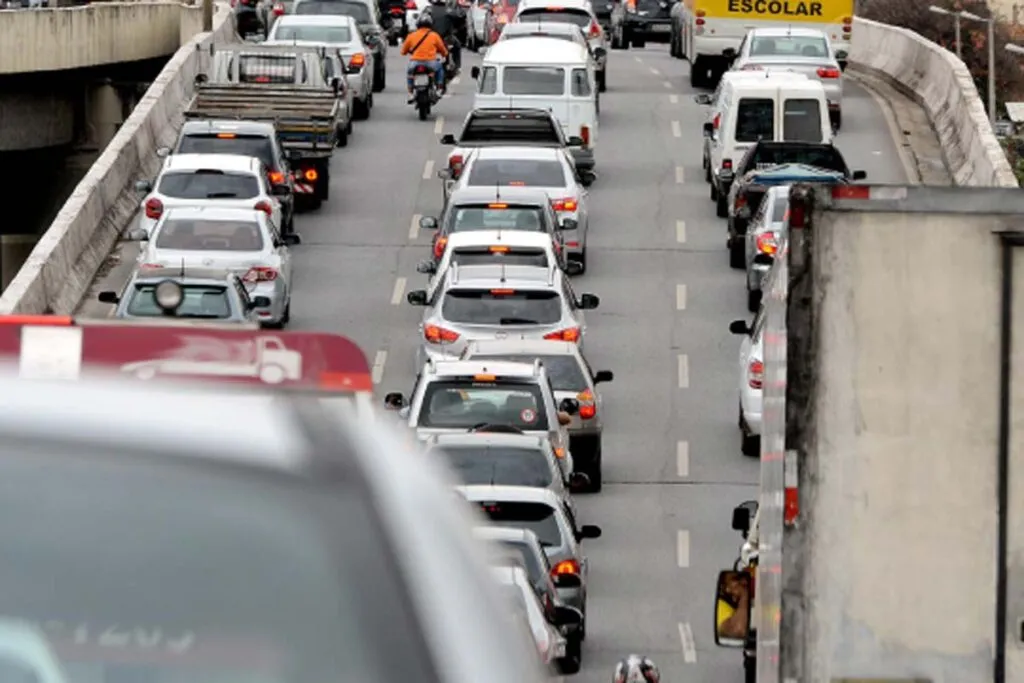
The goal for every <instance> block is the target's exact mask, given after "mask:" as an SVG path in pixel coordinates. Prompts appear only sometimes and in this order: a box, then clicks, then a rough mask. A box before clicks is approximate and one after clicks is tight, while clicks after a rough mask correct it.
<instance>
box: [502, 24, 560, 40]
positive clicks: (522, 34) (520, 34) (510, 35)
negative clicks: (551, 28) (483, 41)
mask: <svg viewBox="0 0 1024 683" xmlns="http://www.w3.org/2000/svg"><path fill="white" fill-rule="evenodd" d="M512 25H513V24H509V26H512ZM515 38H553V39H555V40H564V41H566V42H568V43H579V41H578V40H577V39H576V38H574V37H573V36H572V35H570V34H568V33H550V32H549V33H545V32H544V31H533V32H527V31H509V30H508V28H507V27H506V28H505V30H504V31H502V32H501V36H500V37H499V38H498V40H513V39H515Z"/></svg>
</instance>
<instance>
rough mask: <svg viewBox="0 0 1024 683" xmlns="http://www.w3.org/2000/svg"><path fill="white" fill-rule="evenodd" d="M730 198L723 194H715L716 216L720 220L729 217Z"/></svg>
mask: <svg viewBox="0 0 1024 683" xmlns="http://www.w3.org/2000/svg"><path fill="white" fill-rule="evenodd" d="M728 202H729V198H728V197H727V196H725V195H724V194H722V193H721V192H716V193H715V215H716V216H718V217H719V218H728V217H729V203H728Z"/></svg>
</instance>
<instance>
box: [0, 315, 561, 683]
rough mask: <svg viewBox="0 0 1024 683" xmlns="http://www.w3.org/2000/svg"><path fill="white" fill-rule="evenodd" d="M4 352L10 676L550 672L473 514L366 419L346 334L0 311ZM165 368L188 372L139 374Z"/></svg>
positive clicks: (103, 682)
mask: <svg viewBox="0 0 1024 683" xmlns="http://www.w3.org/2000/svg"><path fill="white" fill-rule="evenodd" d="M0 356H3V357H4V358H5V360H8V361H10V366H11V367H9V368H4V370H5V372H7V373H8V376H7V377H6V378H5V381H6V386H7V387H8V388H9V391H6V392H4V395H3V396H2V397H0V443H2V446H0V481H3V486H2V488H0V544H2V545H3V548H4V562H3V570H2V571H0V594H2V595H4V599H3V601H2V606H0V623H3V624H6V625H8V626H10V624H12V623H13V624H15V625H16V626H17V627H18V628H17V629H16V630H18V631H19V633H20V637H18V638H6V637H5V638H4V642H5V654H4V655H3V658H4V659H5V660H13V661H14V662H17V663H23V664H26V665H27V666H29V668H30V671H28V672H25V673H27V674H29V675H28V676H26V677H25V678H19V679H18V680H35V681H55V680H62V681H63V682H66V683H86V682H88V683H135V682H138V683H144V682H146V681H186V680H192V681H243V680H247V681H259V682H260V683H313V682H314V681H320V682H322V681H329V680H334V681H348V680H352V681H384V682H392V683H407V682H408V681H412V680H415V681H430V682H435V683H441V682H442V681H443V682H451V683H455V682H458V683H470V682H474V683H475V682H476V681H480V680H489V681H500V682H501V683H522V682H523V681H541V680H543V679H544V677H545V676H544V671H543V670H542V668H541V667H540V665H539V664H538V661H537V656H536V652H535V647H534V646H533V644H532V642H531V641H530V638H529V634H528V633H526V632H525V631H524V630H523V629H520V630H519V631H518V632H517V631H515V630H514V628H515V627H514V626H512V620H511V619H510V618H508V617H507V614H506V613H505V612H503V611H502V609H501V608H500V605H501V604H502V603H501V602H500V600H499V596H498V593H497V590H496V587H495V586H494V585H493V583H492V580H491V577H490V574H489V572H488V571H487V567H488V566H489V565H490V564H491V562H490V559H489V557H487V554H486V552H485V551H484V549H483V546H480V545H478V544H476V543H475V542H474V541H473V538H472V527H473V526H474V525H475V524H477V525H478V524H479V523H480V522H481V521H482V520H481V519H479V518H474V516H473V514H472V513H471V511H470V510H469V509H468V508H466V507H464V506H463V505H460V500H459V498H458V497H457V496H454V495H452V492H451V484H452V482H451V481H449V480H448V479H447V478H446V477H445V475H444V474H443V472H442V471H441V470H435V469H433V467H432V466H431V465H430V463H429V461H428V460H426V459H424V458H422V457H418V456H416V455H414V454H413V452H412V451H411V450H410V443H409V442H408V441H406V442H403V441H402V440H401V439H400V438H399V437H398V436H397V432H395V433H394V434H393V433H391V431H390V430H388V429H387V426H386V425H385V423H384V422H383V421H381V420H376V419H372V418H373V413H372V411H373V409H372V407H371V403H370V394H369V392H370V389H371V387H372V382H371V379H370V369H369V367H368V365H367V362H366V358H365V356H364V355H363V353H362V352H361V351H360V350H359V349H358V347H356V346H355V344H353V343H352V342H351V341H349V340H348V339H345V338H344V337H340V336H337V335H330V334H319V333H287V332H284V333H268V332H265V331H261V330H259V329H258V328H257V327H256V326H255V325H253V326H252V327H251V328H249V329H241V328H240V326H238V325H235V326H233V327H232V328H230V329H228V328H226V327H225V326H215V325H204V324H203V323H196V322H191V323H190V324H188V325H183V324H173V322H172V323H166V324H160V325H146V324H138V323H132V324H125V323H122V322H119V321H109V320H103V321H97V322H96V323H93V322H92V321H81V322H77V321H75V320H73V319H70V318H61V317H56V316H40V317H33V316H27V317H19V316H7V317H0ZM275 368H276V369H275ZM104 369H105V370H106V371H107V373H108V374H109V373H111V372H113V373H115V375H116V371H118V370H120V371H121V372H122V373H124V376H123V377H121V378H118V377H116V376H114V377H110V376H107V377H99V376H98V375H100V374H103V373H102V372H101V371H102V370H104ZM157 374H164V375H171V374H174V375H179V376H181V377H190V378H192V379H193V380H201V381H198V382H193V383H191V384H188V383H179V384H177V385H175V384H170V383H164V382H160V381H151V382H143V381H139V380H138V379H133V378H132V377H133V376H134V377H139V378H148V377H153V376H155V375H157ZM17 375H20V376H17ZM69 380H70V381H69ZM75 380H77V381H75ZM231 380H235V381H231ZM267 384H276V385H278V386H277V387H276V388H275V389H274V390H273V391H270V387H267V386H266V385H267ZM285 389H293V390H297V391H295V392H294V393H293V394H292V395H288V394H287V393H286V392H285V391H284V390H285ZM364 399H365V400H364ZM359 406H362V409H359ZM353 407H355V408H356V409H353ZM126 416H127V419H125V418H126ZM352 548H358V549H359V552H356V553H353V552H351V549H352ZM399 548H400V549H401V552H399ZM10 630H11V629H10V628H7V629H6V631H10ZM0 632H3V631H0ZM21 643H24V644H25V645H24V647H25V648H26V650H27V651H25V652H19V651H18V649H17V648H18V647H19V646H20V645H19V644H21ZM12 646H13V647H14V648H15V649H14V650H13V651H11V650H10V648H11V647H12ZM47 651H49V652H52V657H49V658H48V657H46V656H43V655H41V654H40V653H44V654H45V653H46V652H47ZM54 659H55V660H56V663H58V664H59V668H56V667H54V666H53V664H54V661H53V660H54ZM60 670H62V671H63V673H64V675H63V676H58V677H57V678H54V676H53V675H52V673H53V672H54V671H60ZM4 680H7V679H4Z"/></svg>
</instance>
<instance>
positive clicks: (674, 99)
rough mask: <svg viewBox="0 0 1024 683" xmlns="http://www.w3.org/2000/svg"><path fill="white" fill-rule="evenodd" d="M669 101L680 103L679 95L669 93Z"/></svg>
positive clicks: (670, 102)
mask: <svg viewBox="0 0 1024 683" xmlns="http://www.w3.org/2000/svg"><path fill="white" fill-rule="evenodd" d="M668 102H669V104H679V95H669V96H668Z"/></svg>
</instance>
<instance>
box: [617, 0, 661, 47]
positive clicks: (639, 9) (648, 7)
mask: <svg viewBox="0 0 1024 683" xmlns="http://www.w3.org/2000/svg"><path fill="white" fill-rule="evenodd" d="M625 4H626V7H625V10H626V11H625V14H624V15H623V22H622V35H623V41H624V42H625V44H630V43H632V45H633V47H643V46H644V45H645V44H646V43H647V41H650V42H652V43H667V42H669V39H670V38H671V37H672V16H671V12H672V0H635V2H633V1H630V0H627V2H626V3H625Z"/></svg>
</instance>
